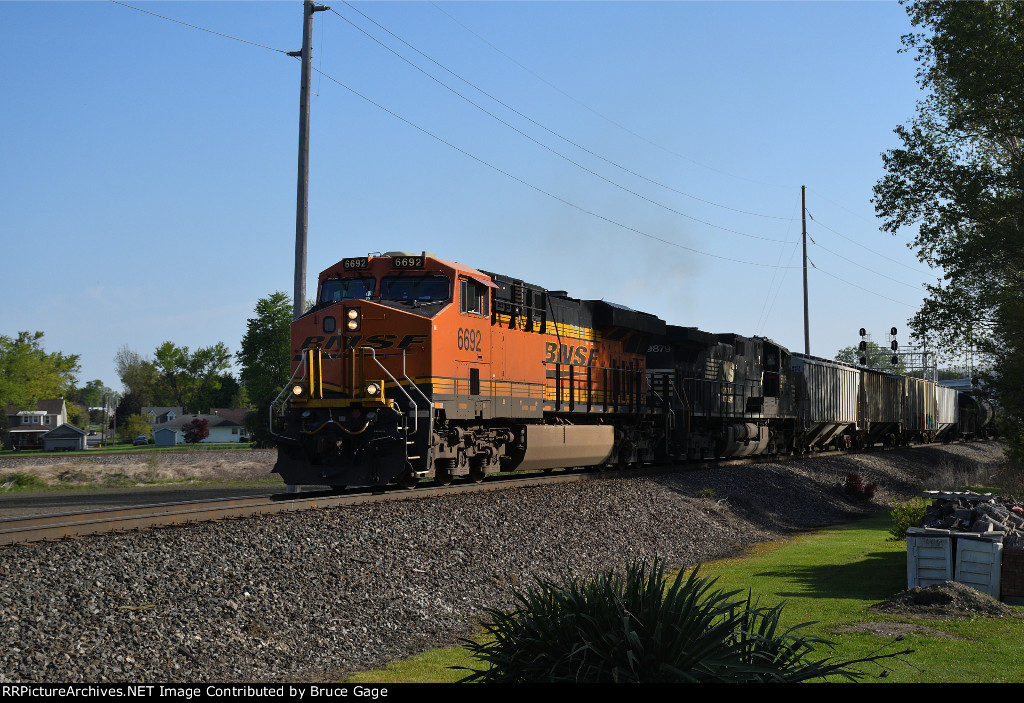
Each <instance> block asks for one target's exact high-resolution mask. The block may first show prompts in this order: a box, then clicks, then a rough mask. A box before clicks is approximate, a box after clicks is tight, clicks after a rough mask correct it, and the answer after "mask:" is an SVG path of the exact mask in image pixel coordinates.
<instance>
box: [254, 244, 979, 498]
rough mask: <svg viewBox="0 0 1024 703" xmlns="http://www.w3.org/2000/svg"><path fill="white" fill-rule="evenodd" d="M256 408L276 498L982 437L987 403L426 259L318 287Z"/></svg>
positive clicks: (392, 259)
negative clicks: (271, 397) (266, 413)
mask: <svg viewBox="0 0 1024 703" xmlns="http://www.w3.org/2000/svg"><path fill="white" fill-rule="evenodd" d="M291 347H292V355H293V358H292V369H293V374H292V380H291V382H290V384H289V386H288V387H287V388H286V389H285V390H284V391H283V392H282V395H281V396H280V397H279V398H278V401H277V402H275V404H274V406H273V407H272V409H271V413H272V425H274V426H275V427H276V428H277V429H276V432H277V434H276V439H277V443H278V461H277V464H276V466H275V468H274V471H275V472H277V473H278V474H280V476H281V478H282V479H283V480H284V482H285V483H287V484H291V485H330V486H336V487H340V486H366V485H383V484H388V483H399V484H405V485H412V484H414V483H415V482H416V481H418V480H419V479H421V478H425V477H433V478H434V479H435V480H436V481H437V482H439V483H442V484H443V483H447V482H449V481H450V480H451V479H452V477H454V476H459V475H465V476H469V477H470V478H472V479H474V480H479V479H482V478H483V477H484V475H485V474H487V473H492V472H499V471H523V470H535V469H545V470H546V469H554V468H565V467H576V466H594V465H618V466H632V465H637V464H645V463H650V462H656V461H670V460H685V459H697V458H710V457H734V456H747V455H756V454H788V453H802V452H807V451H812V450H815V449H819V448H827V447H833V448H856V447H867V446H873V445H877V444H885V445H898V444H905V443H908V442H930V441H934V440H938V439H946V438H952V437H954V436H963V437H967V438H970V437H973V436H981V435H984V433H985V432H986V427H987V425H988V423H989V422H990V420H991V416H992V412H991V408H990V406H989V405H988V404H987V403H986V402H984V401H983V400H980V399H978V398H976V397H975V396H974V395H972V394H971V393H969V392H958V391H956V390H954V389H951V388H946V387H944V386H939V385H936V384H934V383H932V382H930V381H925V380H922V379H918V378H912V377H907V376H900V375H895V374H890V373H884V372H879V371H872V370H867V369H861V368H857V367H855V366H850V365H847V364H842V363H838V362H834V361H828V360H825V359H819V358H815V357H809V356H804V355H801V354H795V353H791V352H789V351H788V350H787V349H785V348H784V347H782V346H780V345H778V344H776V343H775V342H773V341H771V340H770V339H767V338H764V337H743V336H740V335H737V334H711V333H708V332H703V331H701V330H698V329H696V328H693V327H677V326H674V325H670V324H666V323H665V321H663V320H661V319H660V318H658V317H656V316H655V315H651V314H648V313H644V312H638V311H635V310H630V309H628V308H625V307H622V306H619V305H615V304H612V303H608V302H605V301H603V300H577V299H575V298H571V297H569V296H568V294H567V293H566V292H565V291H555V290H547V289H544V288H541V287H540V286H536V285H533V284H530V283H526V282H524V281H521V280H518V279H514V278H510V277H507V276H503V275H500V274H496V273H489V272H486V271H482V270H477V269H473V268H470V267H468V266H464V265H462V264H457V263H453V262H450V261H445V260H442V259H439V258H437V257H436V256H434V255H432V254H429V253H426V252H424V253H422V254H408V253H404V252H389V253H385V254H370V255H367V256H364V257H354V258H347V259H343V260H341V261H339V262H338V263H337V264H335V265H334V266H331V267H330V268H328V269H326V270H325V271H323V272H322V273H321V274H320V278H319V285H318V290H317V298H316V304H315V306H314V307H313V308H311V309H310V310H309V311H308V312H307V313H306V314H305V315H303V316H302V317H301V318H299V319H298V320H295V321H294V322H293V323H292V330H291Z"/></svg>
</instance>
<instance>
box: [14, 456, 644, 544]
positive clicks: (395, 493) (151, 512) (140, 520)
mask: <svg viewBox="0 0 1024 703" xmlns="http://www.w3.org/2000/svg"><path fill="white" fill-rule="evenodd" d="M611 473H612V472H586V473H584V472H579V471H572V472H563V473H560V474H558V475H554V476H522V475H518V476H498V477H495V478H496V479H497V480H495V479H493V478H492V479H490V480H487V481H484V482H482V483H471V482H466V483H453V484H452V485H449V486H436V485H425V484H423V485H421V486H418V487H416V488H405V489H402V488H391V487H389V488H388V489H386V490H384V489H376V490H374V489H366V488H361V489H357V490H353V489H349V490H348V491H345V492H342V493H338V492H334V491H317V492H309V493H283V494H274V495H266V496H248V497H239V498H216V499H212V500H193V501H183V502H178V503H155V504H150V505H133V506H126V507H120V508H97V509H93V510H83V511H75V512H65V513H52V514H47V515H30V516H17V517H8V518H0V545H9V544H17V543H25V542H38V541H44V540H56V539H64V538H73V537H81V536H85V535H91V534H101V533H106V532H121V531H125V530H133V529H141V528H148V527H158V526H169V525H181V524H187V523H197V522H210V521H216V520H223V519H228V518H241V517H252V516H256V515H269V514H274V513H282V512H299V511H302V510H317V509H322V508H330V507H337V506H344V505H358V504H361V503H376V502H385V501H392V500H414V499H420V498H430V497H435V496H439V495H454V494H463V493H478V492H485V491H495V490H506V489H510V488H520V487H526V486H543V485H552V484H555V483H565V482H569V481H583V480H593V479H606V478H609V477H610V475H611ZM626 473H631V472H622V471H618V472H614V474H615V475H616V476H618V475H623V474H626ZM643 473H650V471H645V472H643Z"/></svg>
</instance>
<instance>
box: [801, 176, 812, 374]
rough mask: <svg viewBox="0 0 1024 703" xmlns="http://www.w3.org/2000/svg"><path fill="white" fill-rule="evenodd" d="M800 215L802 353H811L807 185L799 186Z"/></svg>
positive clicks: (808, 354)
mask: <svg viewBox="0 0 1024 703" xmlns="http://www.w3.org/2000/svg"><path fill="white" fill-rule="evenodd" d="M800 217H801V219H802V220H803V223H804V354H806V355H807V356H810V355H811V323H810V315H809V314H808V311H807V186H800Z"/></svg>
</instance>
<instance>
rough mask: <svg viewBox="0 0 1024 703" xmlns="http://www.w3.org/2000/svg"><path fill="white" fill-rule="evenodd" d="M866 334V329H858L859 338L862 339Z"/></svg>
mask: <svg viewBox="0 0 1024 703" xmlns="http://www.w3.org/2000/svg"><path fill="white" fill-rule="evenodd" d="M867 333H868V331H867V330H866V329H864V328H863V327H861V328H860V336H861V337H864V336H865V335H867Z"/></svg>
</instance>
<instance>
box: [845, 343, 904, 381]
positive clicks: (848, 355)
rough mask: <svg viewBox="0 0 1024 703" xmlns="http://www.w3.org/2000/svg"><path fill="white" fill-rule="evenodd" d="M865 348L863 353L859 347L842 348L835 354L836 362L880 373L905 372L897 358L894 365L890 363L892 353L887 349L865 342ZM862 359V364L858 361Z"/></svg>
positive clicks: (901, 361)
mask: <svg viewBox="0 0 1024 703" xmlns="http://www.w3.org/2000/svg"><path fill="white" fill-rule="evenodd" d="M865 347H866V349H864V350H863V351H861V349H860V347H859V346H855V347H843V348H842V349H840V350H839V351H838V352H836V361H842V362H844V363H847V364H854V365H856V366H867V367H868V368H871V369H879V370H881V371H892V372H893V373H904V372H905V370H906V366H905V364H904V363H903V359H901V358H900V357H898V356H897V357H896V363H895V364H893V363H892V357H893V351H892V350H891V349H889V348H888V347H882V346H879V345H878V344H876V343H875V342H866V343H865ZM862 358H863V359H864V360H865V363H863V364H862V363H861V361H860V360H861V359H862Z"/></svg>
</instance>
